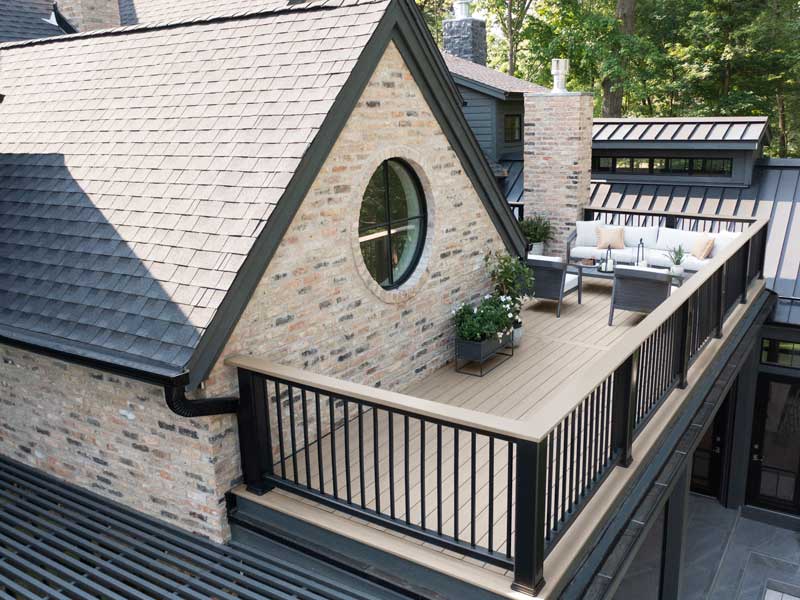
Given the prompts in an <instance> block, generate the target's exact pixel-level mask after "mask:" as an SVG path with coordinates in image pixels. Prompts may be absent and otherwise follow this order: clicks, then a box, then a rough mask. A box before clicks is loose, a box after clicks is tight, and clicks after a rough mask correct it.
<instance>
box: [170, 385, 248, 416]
mask: <svg viewBox="0 0 800 600" xmlns="http://www.w3.org/2000/svg"><path fill="white" fill-rule="evenodd" d="M164 397H165V398H166V400H167V406H168V407H169V409H170V410H171V411H172V412H174V413H175V414H176V415H178V416H180V417H187V418H192V417H210V416H213V415H227V414H236V412H237V411H238V410H239V398H236V397H233V396H229V397H220V398H201V399H199V400H189V399H188V398H187V397H186V386H185V385H176V384H175V383H167V384H164Z"/></svg>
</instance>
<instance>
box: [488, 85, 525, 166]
mask: <svg viewBox="0 0 800 600" xmlns="http://www.w3.org/2000/svg"><path fill="white" fill-rule="evenodd" d="M495 107H496V110H497V117H496V123H497V126H496V127H495V131H496V133H495V135H496V138H497V158H498V160H499V159H500V158H501V157H503V156H504V155H509V154H513V155H518V156H522V152H523V150H524V141H525V131H524V123H525V103H524V102H523V101H522V100H505V101H503V100H496V101H495ZM506 115H521V116H522V123H523V132H522V139H521V140H520V141H519V142H506V131H505V118H506Z"/></svg>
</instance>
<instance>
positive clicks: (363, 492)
mask: <svg viewBox="0 0 800 600" xmlns="http://www.w3.org/2000/svg"><path fill="white" fill-rule="evenodd" d="M356 406H357V407H358V489H359V492H360V493H361V508H366V507H367V490H366V487H367V486H366V482H365V481H364V406H363V405H362V404H361V402H359V403H358V404H357V405H356Z"/></svg>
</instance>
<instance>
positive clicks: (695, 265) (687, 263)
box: [682, 254, 711, 271]
mask: <svg viewBox="0 0 800 600" xmlns="http://www.w3.org/2000/svg"><path fill="white" fill-rule="evenodd" d="M709 262H711V259H709V258H697V257H696V256H694V255H692V254H689V255H688V256H687V257H686V258H685V259H684V261H683V263H682V264H683V268H684V269H686V270H687V271H699V270H700V269H702V268H703V267H705V266H706V265H707V264H708V263H709Z"/></svg>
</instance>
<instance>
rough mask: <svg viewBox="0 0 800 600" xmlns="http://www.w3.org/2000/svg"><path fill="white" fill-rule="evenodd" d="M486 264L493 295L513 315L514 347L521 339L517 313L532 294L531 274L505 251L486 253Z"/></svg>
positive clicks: (519, 321)
mask: <svg viewBox="0 0 800 600" xmlns="http://www.w3.org/2000/svg"><path fill="white" fill-rule="evenodd" d="M486 266H487V268H488V270H489V276H490V277H491V278H492V284H493V285H494V293H495V295H497V296H498V297H500V298H503V299H505V300H507V301H508V302H509V303H510V305H511V312H512V313H513V315H514V317H513V318H514V324H513V332H512V346H513V347H514V348H516V347H518V346H519V344H520V340H522V320H521V319H520V318H519V313H520V311H521V310H522V303H523V302H524V301H525V299H526V298H527V297H528V296H531V295H532V294H533V274H532V272H531V270H530V269H529V268H528V267H527V266H526V265H525V264H524V263H523V262H522V261H521V260H519V259H518V258H515V257H513V256H511V255H509V254H507V253H501V252H495V253H491V254H487V255H486Z"/></svg>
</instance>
